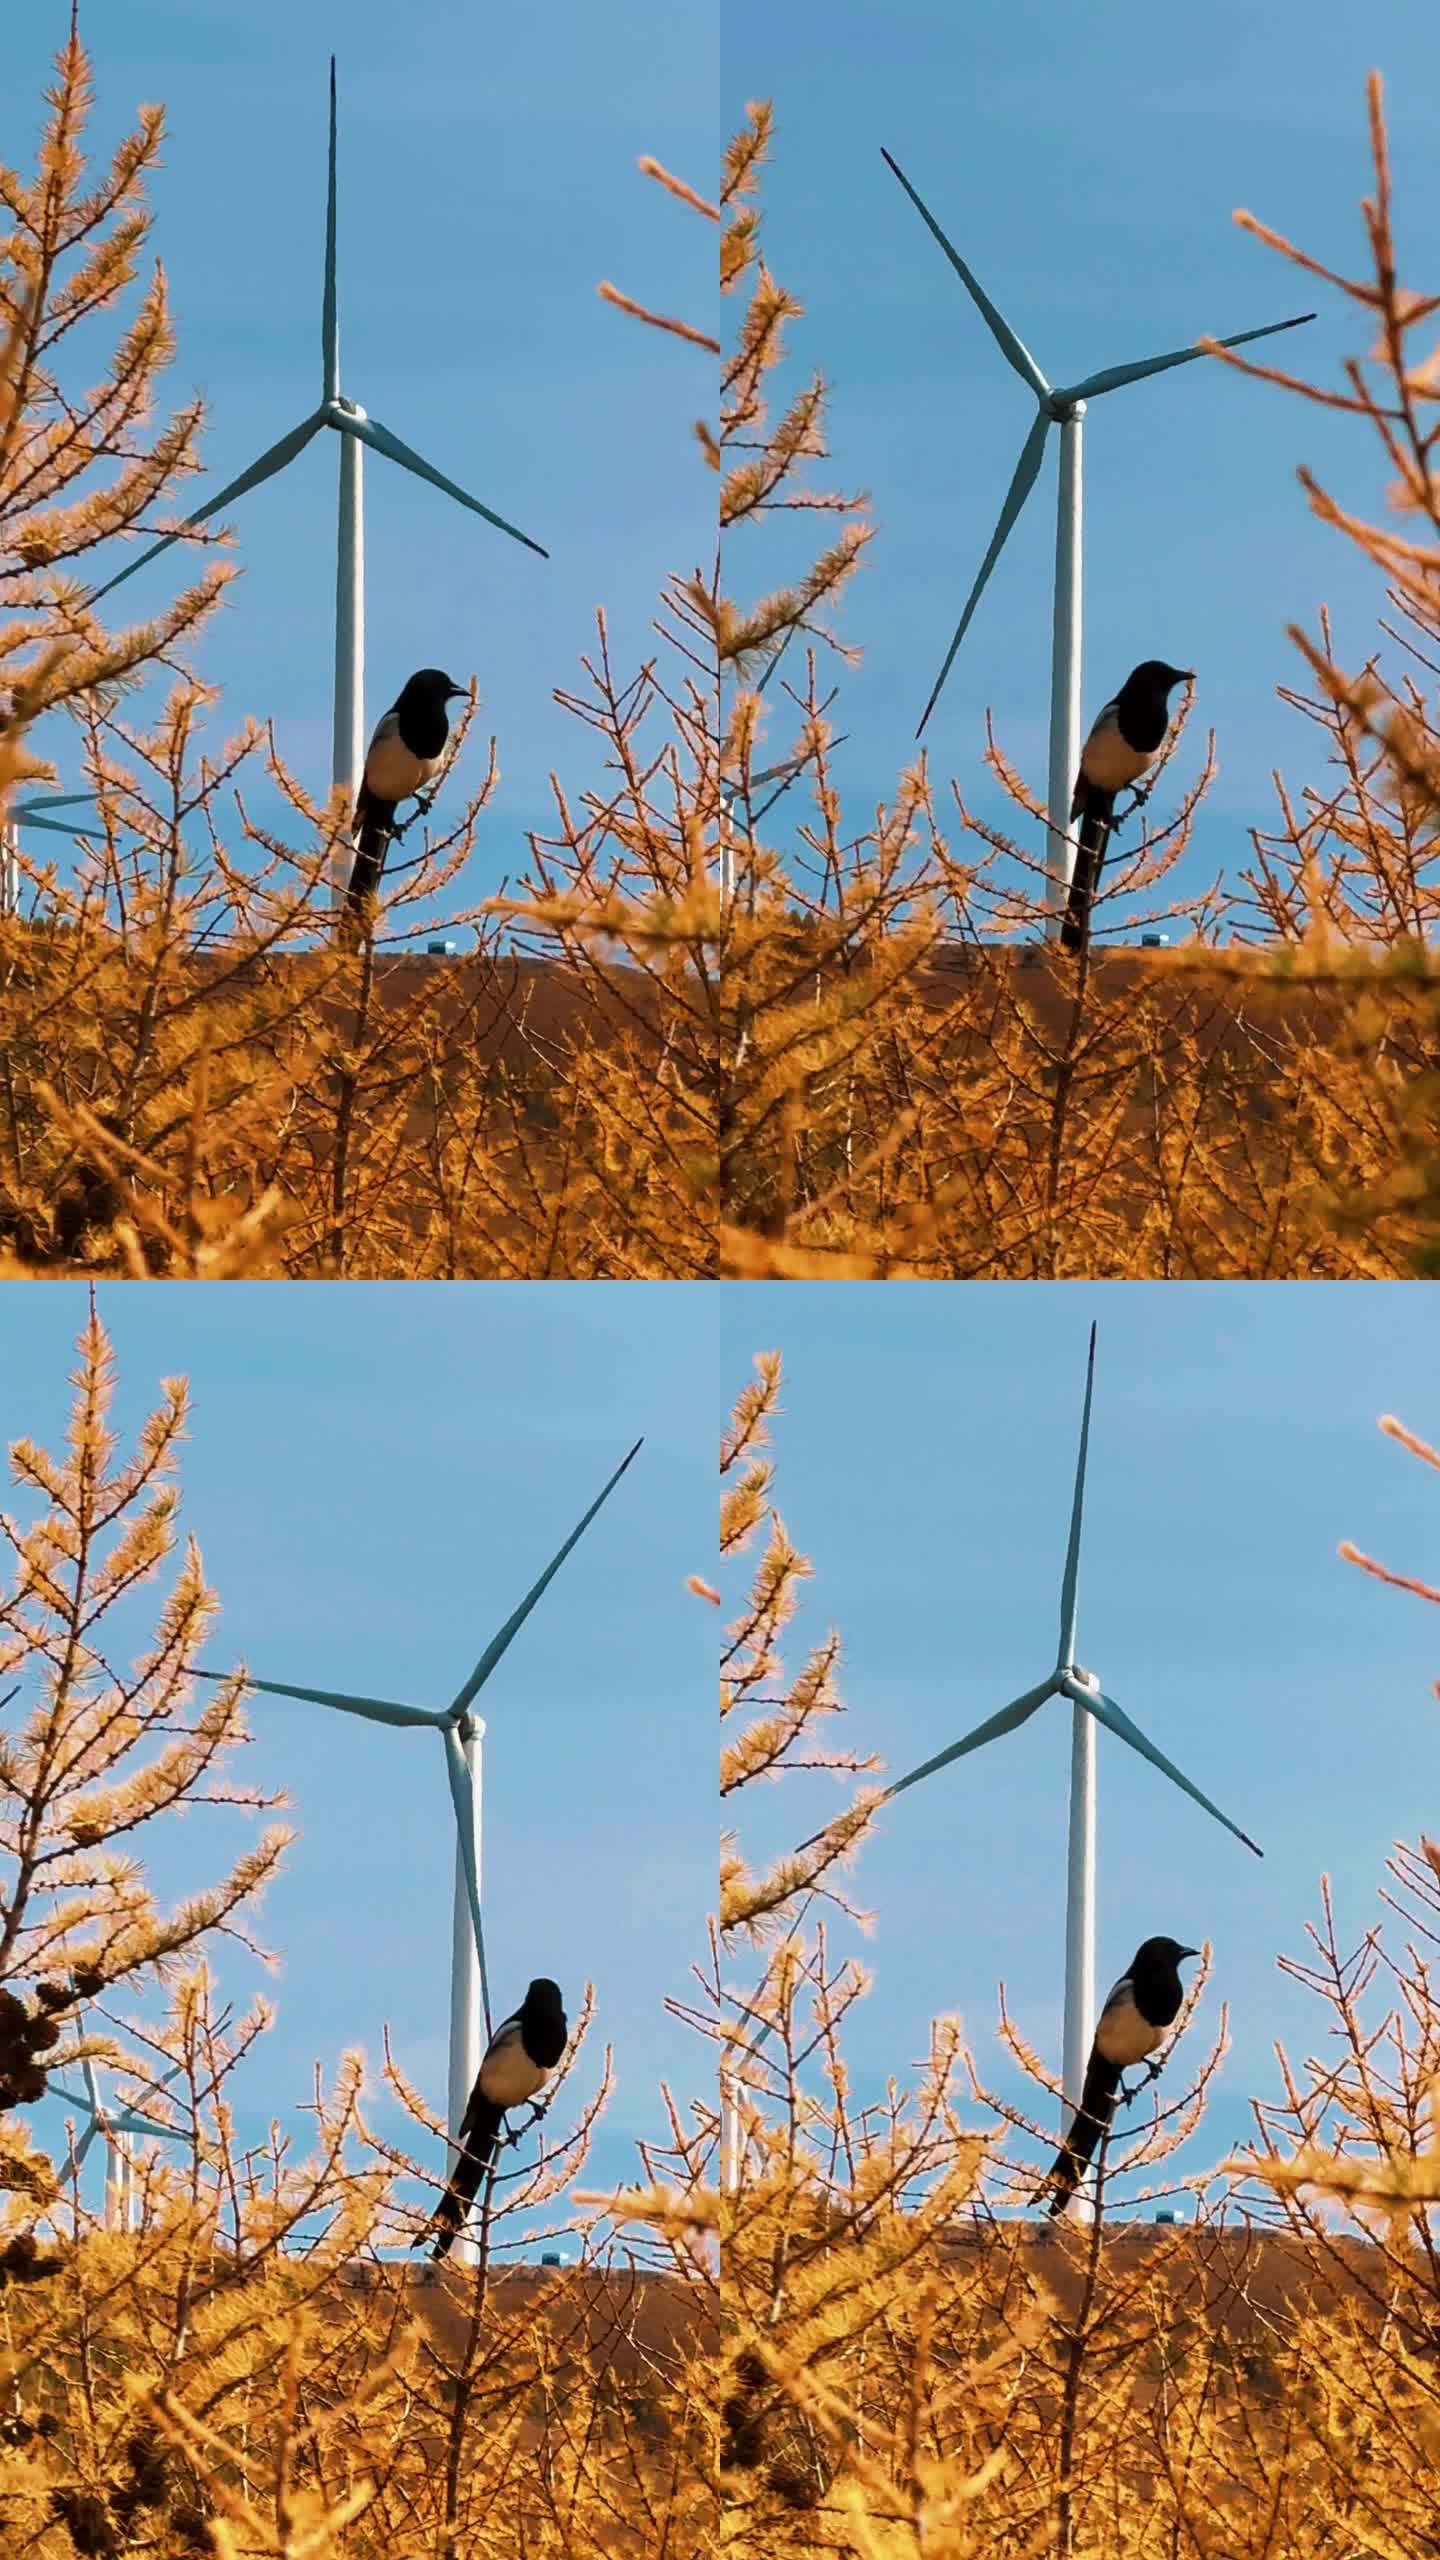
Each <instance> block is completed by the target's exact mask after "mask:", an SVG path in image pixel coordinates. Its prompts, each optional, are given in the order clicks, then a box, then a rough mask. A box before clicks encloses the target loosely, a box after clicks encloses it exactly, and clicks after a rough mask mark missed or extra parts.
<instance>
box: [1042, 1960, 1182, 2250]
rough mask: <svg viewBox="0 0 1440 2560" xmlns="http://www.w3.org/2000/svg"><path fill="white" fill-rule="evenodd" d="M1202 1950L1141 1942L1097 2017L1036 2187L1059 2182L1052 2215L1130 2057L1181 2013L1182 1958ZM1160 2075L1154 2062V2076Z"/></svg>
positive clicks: (1151, 2046)
mask: <svg viewBox="0 0 1440 2560" xmlns="http://www.w3.org/2000/svg"><path fill="white" fill-rule="evenodd" d="M1198 1954H1199V1949H1198V1947H1182V1946H1180V1945H1178V1944H1177V1942H1176V1940H1175V1939H1174V1938H1147V1939H1146V1940H1145V1943H1144V1945H1143V1946H1141V1947H1137V1948H1136V1950H1135V1953H1134V1955H1133V1957H1132V1958H1131V1961H1130V1969H1129V1971H1128V1973H1122V1974H1121V1976H1120V1979H1119V1981H1118V1982H1117V1983H1116V1984H1115V1985H1114V1987H1113V1989H1112V1990H1111V1991H1110V1992H1109V1993H1108V1994H1107V1996H1106V2001H1105V2006H1104V2008H1103V2009H1102V2010H1101V2012H1100V2015H1099V2018H1098V2019H1097V2021H1096V2025H1095V2041H1094V2043H1093V2044H1092V2045H1091V2047H1090V2059H1089V2061H1088V2062H1087V2063H1086V2065H1085V2086H1084V2088H1083V2089H1082V2090H1081V2093H1080V2105H1079V2109H1078V2111H1077V2113H1076V2116H1075V2121H1074V2123H1073V2124H1072V2125H1071V2127H1070V2130H1069V2132H1068V2133H1067V2134H1066V2136H1065V2139H1064V2141H1063V2142H1062V2143H1061V2145H1060V2149H1059V2151H1058V2152H1057V2154H1056V2156H1055V2158H1054V2160H1053V2161H1052V2163H1051V2165H1050V2167H1049V2169H1048V2170H1047V2171H1046V2173H1045V2176H1044V2177H1043V2178H1042V2180H1041V2182H1040V2185H1039V2187H1038V2189H1037V2190H1036V2193H1037V2195H1043V2194H1044V2193H1045V2190H1046V2188H1047V2187H1053V2188H1054V2190H1055V2193H1054V2197H1053V2200H1052V2202H1051V2205H1050V2212H1051V2214H1052V2215H1054V2214H1057V2213H1063V2212H1064V2210H1065V2207H1066V2206H1067V2204H1068V2203H1069V2202H1070V2199H1071V2197H1072V2196H1073V2194H1074V2193H1075V2190H1076V2188H1077V2187H1078V2185H1079V2184H1080V2180H1081V2178H1082V2177H1083V2175H1084V2173H1085V2171H1086V2169H1087V2168H1088V2167H1089V2164H1090V2162H1091V2160H1092V2159H1093V2157H1094V2153H1095V2146H1096V2144H1097V2143H1098V2142H1099V2139H1100V2136H1101V2134H1102V2133H1103V2132H1104V2131H1105V2128H1106V2126H1107V2125H1108V2124H1109V2122H1110V2119H1111V2117H1112V2116H1113V2114H1114V2112H1115V2100H1116V2098H1117V2096H1118V2095H1119V2091H1120V2085H1121V2082H1120V2075H1121V2073H1122V2071H1123V2070H1124V2069H1125V2067H1126V2065H1127V2064H1128V2063H1132V2062H1143V2061H1144V2060H1145V2059H1146V2057H1147V2055H1149V2054H1152V2053H1154V2051H1155V2049H1156V2047H1157V2046H1158V2045H1162V2044H1163V2043H1164V2041H1165V2030H1166V2028H1167V2027H1169V2026H1170V2025H1171V2024H1172V2023H1173V2022H1174V2020H1175V2019H1176V2018H1177V2017H1178V2016H1179V2014H1180V2008H1181V2004H1182V2002H1183V2000H1184V1998H1185V1987H1184V1984H1183V1983H1182V1982H1181V1980H1180V1965H1181V1961H1182V1959H1183V1958H1184V1957H1186V1956H1193V1955H1198ZM1154 2076H1155V2066H1154V2065H1153V2064H1152V2066H1151V2069H1150V2072H1149V2074H1148V2077H1150V2078H1151V2079H1153V2078H1154Z"/></svg>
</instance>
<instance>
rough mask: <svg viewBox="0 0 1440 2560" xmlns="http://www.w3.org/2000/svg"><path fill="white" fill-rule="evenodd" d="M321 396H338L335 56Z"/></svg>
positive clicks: (331, 109) (331, 83)
mask: <svg viewBox="0 0 1440 2560" xmlns="http://www.w3.org/2000/svg"><path fill="white" fill-rule="evenodd" d="M320 356H321V362H322V365H323V367H324V372H325V397H326V399H327V400H338V399H339V397H340V324H339V320H338V318H337V316H336V308H335V56H334V54H333V53H332V54H331V56H330V175H329V184H328V186H327V188H326V192H325V292H324V298H323V300H322V302H321V305H320Z"/></svg>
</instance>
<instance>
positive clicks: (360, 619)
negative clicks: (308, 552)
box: [89, 53, 550, 905]
mask: <svg viewBox="0 0 1440 2560" xmlns="http://www.w3.org/2000/svg"><path fill="white" fill-rule="evenodd" d="M320 348H321V360H322V378H321V397H320V406H319V407H318V409H312V410H311V412H310V415H309V416H308V418H303V419H302V420H301V422H300V424H299V426H298V427H292V428H291V429H290V432H289V434H288V435H283V436H282V437H281V438H280V440H279V442H278V444H272V445H271V446H270V447H269V449H268V451H267V452H265V453H262V454H261V456H260V458H259V460H258V461H257V462H252V463H251V465H250V467H249V469H248V471H242V472H241V473H240V475H239V477H238V479H235V480H231V481H229V482H227V484H226V486H225V487H224V488H223V489H222V490H221V491H220V493H219V495H218V497H214V498H212V499H211V500H210V502H209V504H208V506H204V507H197V508H196V510H195V513H194V514H193V515H190V516H187V517H186V518H185V522H184V524H183V525H180V526H177V527H176V530H175V531H174V532H173V533H167V534H162V536H161V538H160V540H159V541H158V542H152V543H151V545H150V547H149V549H148V550H147V551H142V552H141V554H140V557H139V559H138V560H132V561H131V563H130V565H129V567H128V568H127V569H122V570H120V571H119V573H118V575H117V576H115V577H113V578H111V579H110V580H109V581H108V583H107V584H106V585H105V586H103V587H97V588H96V590H95V592H94V594H93V595H92V596H91V597H90V600H89V601H90V603H91V605H92V606H94V605H97V604H99V602H100V601H101V598H102V597H104V596H108V595H111V594H113V593H114V590H115V589H116V587H119V586H123V585H124V583H125V580H126V579H127V578H133V577H134V575H135V572H136V570H137V569H143V568H144V567H145V566H146V564H147V562H149V561H151V560H155V559H158V557H159V555H160V553H161V552H162V551H168V550H169V548H170V545H171V543H172V542H178V541H179V539H180V536H181V534H182V533H183V532H185V531H186V530H187V528H188V527H190V526H191V525H198V524H204V523H205V522H206V520H207V518H209V517H210V516H213V515H218V513H219V511H220V509H221V508H222V507H227V506H228V505H229V504H230V501H231V499H232V498H243V497H244V496H245V495H246V493H247V491H249V490H251V489H258V488H259V487H260V485H261V483H262V481H265V480H272V479H273V478H274V477H275V474H276V472H277V471H283V470H284V469H285V468H286V466H287V464H289V463H291V462H293V461H294V460H295V458H296V456H297V454H301V453H303V452H304V450H305V447H306V446H307V444H309V442H310V441H311V438H312V437H313V436H317V435H318V434H319V433H320V430H321V428H322V427H333V428H334V430H335V432H336V434H337V435H338V436H339V438H340V525H339V545H338V551H337V558H336V571H335V721H334V749H333V755H332V761H331V782H332V786H333V787H334V788H335V789H337V790H339V789H342V788H343V790H344V792H345V795H346V806H347V808H353V806H354V801H355V794H356V791H357V790H358V788H359V783H360V774H361V770H362V768H363V765H364V761H365V536H364V497H363V488H362V476H361V465H362V455H363V450H364V447H365V446H366V445H368V446H369V447H370V450H371V452H372V453H380V454H384V455H385V456H386V458H387V459H388V460H389V461H391V462H398V463H399V464H400V466H401V468H402V470H405V471H410V472H413V473H414V475H415V477H416V479H417V480H428V481H429V482H430V483H431V485H432V487H434V488H436V489H443V490H444V492H445V495H446V496H447V497H448V498H453V499H454V500H455V501H456V503H457V505H459V506H462V507H468V508H469V509H470V511H471V513H472V515H477V516H483V517H484V519H485V521H486V523H487V524H493V525H495V526H496V527H497V528H498V530H499V531H500V532H501V533H508V534H509V535H510V537H511V539H512V541H515V542H523V543H524V545H525V548H526V550H527V551H538V552H539V554H540V557H541V559H542V560H548V558H549V556H550V555H549V553H548V551H546V549H545V547H544V545H543V543H539V542H535V541H532V539H531V537H530V535H529V534H528V533H522V532H521V531H520V529H519V527H518V526H517V525H513V524H509V523H507V521H506V519H505V517H504V516H499V515H496V513H495V512H494V509H493V508H491V507H486V506H482V504H481V502H480V500H479V499H478V498H474V497H472V496H471V495H470V492H469V490H468V489H462V488H461V487H460V486H459V484H458V482H456V481H454V480H447V478H446V476H445V474H444V472H443V471H437V470H436V468H435V466H434V464H433V463H431V462H427V461H426V460H425V458H424V456H423V454H419V453H416V451H415V450H414V448H413V446H411V445H408V444H405V443H403V442H402V440H401V438H400V437H399V436H397V435H394V434H392V432H391V430H390V428H389V427H382V425H381V424H380V421H379V419H378V418H372V417H370V416H368V415H367V413H366V411H365V410H364V409H362V408H361V406H360V404H359V402H358V401H356V400H346V399H344V398H342V396H341V391H340V324H339V316H338V303H337V299H336V288H335V56H334V55H333V53H332V55H331V57H330V163H329V188H328V193H327V196H326V206H325V288H324V296H323V300H322V303H321V317H320ZM332 886H333V892H334V898H335V903H336V904H337V905H338V904H339V903H340V900H341V898H342V896H343V892H344V887H345V864H344V856H343V853H342V852H341V851H340V850H339V849H338V848H337V851H336V854H335V857H334V861H333V864H332Z"/></svg>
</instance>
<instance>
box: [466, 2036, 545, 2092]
mask: <svg viewBox="0 0 1440 2560" xmlns="http://www.w3.org/2000/svg"><path fill="white" fill-rule="evenodd" d="M549 2077H550V2074H549V2072H548V2071H546V2070H544V2069H542V2067H541V2065H540V2064H539V2063H538V2062H533V2061H532V2060H531V2058H530V2056H529V2054H528V2053H527V2052H526V2050H525V2047H524V2046H523V2044H522V2043H521V2041H520V2039H519V2037H518V2036H516V2038H515V2040H514V2042H513V2044H512V2043H511V2042H510V2041H509V2040H508V2038H507V2040H506V2042H505V2043H504V2044H502V2045H501V2046H500V2047H499V2048H498V2049H497V2050H496V2051H495V2052H492V2053H488V2054H487V2055H486V2057H485V2060H484V2063H483V2065H482V2067H481V2072H480V2086H481V2088H482V2089H483V2090H484V2092H485V2095H486V2097H487V2098H488V2099H489V2100H490V2101H491V2104H492V2105H493V2106H497V2107H519V2106H523V2105H524V2102H525V2100H526V2099H527V2098H533V2097H534V2095H535V2093H536V2091H537V2090H538V2089H543V2088H544V2086H545V2083H546V2081H547V2080H548V2079H549Z"/></svg>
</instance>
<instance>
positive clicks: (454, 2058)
mask: <svg viewBox="0 0 1440 2560" xmlns="http://www.w3.org/2000/svg"><path fill="white" fill-rule="evenodd" d="M642 1446H643V1443H642V1442H641V1441H639V1440H637V1441H636V1443H635V1446H634V1448H633V1449H630V1450H628V1451H627V1453H626V1455H625V1456H624V1457H623V1458H622V1459H621V1461H620V1464H619V1466H618V1467H617V1468H616V1470H615V1473H614V1474H613V1476H612V1477H611V1478H610V1481H609V1483H608V1484H606V1485H605V1486H603V1487H602V1489H601V1491H600V1492H599V1493H598V1494H597V1495H596V1497H595V1500H594V1501H593V1502H592V1503H591V1505H590V1508H589V1510H588V1511H587V1512H586V1513H585V1516H584V1518H583V1519H582V1520H581V1521H580V1522H579V1523H578V1525H577V1526H576V1527H575V1528H573V1529H572V1530H571V1532H570V1535H569V1537H568V1538H567V1539H566V1541H565V1543H564V1545H563V1547H560V1548H559V1549H558V1550H557V1552H556V1553H555V1554H554V1555H553V1556H552V1557H551V1559H550V1562H549V1563H548V1564H547V1566H546V1567H545V1570H544V1572H543V1573H542V1574H541V1575H540V1576H539V1579H538V1580H537V1581H536V1582H534V1583H532V1585H531V1587H530V1589H529V1590H528V1591H527V1592H526V1594H525V1597H524V1599H523V1600H522V1601H521V1603H520V1606H519V1608H518V1609H515V1610H513V1611H512V1612H511V1614H510V1616H509V1617H508V1618H507V1619H506V1621H505V1624H504V1625H503V1627H501V1628H500V1630H499V1632H498V1634H496V1635H493V1636H492V1637H491V1639H490V1642H489V1643H488V1644H487V1646H486V1647H485V1650H484V1652H483V1653H482V1654H481V1656H480V1659H479V1661H478V1662H477V1663H476V1665H475V1668H474V1670H473V1671H472V1672H471V1674H470V1677H469V1679H468V1680H467V1681H466V1683H465V1685H464V1687H463V1689H460V1690H458V1691H457V1692H456V1694H455V1696H454V1697H453V1698H452V1699H451V1701H450V1704H449V1706H448V1707H411V1706H404V1705H402V1704H400V1703H399V1702H398V1701H397V1700H395V1699H393V1698H360V1697H353V1696H351V1695H350V1694H349V1693H348V1692H347V1691H345V1690H341V1689H303V1688H297V1687H295V1686H294V1685H293V1684H292V1683H290V1682H289V1681H285V1680H256V1679H255V1678H253V1677H252V1675H251V1674H250V1673H249V1672H248V1671H247V1672H245V1673H244V1674H243V1675H242V1676H243V1678H244V1681H245V1685H246V1687H247V1688H249V1689H259V1690H261V1691H263V1693H264V1694H265V1696H266V1697H268V1698H301V1699H304V1700H305V1701H306V1702H307V1703H308V1704H310V1705H312V1706H317V1707H337V1708H338V1709H339V1710H340V1712H341V1714H342V1715H348V1716H364V1717H365V1718H366V1720H367V1721H368V1722H369V1723H371V1724H390V1725H399V1726H402V1727H411V1728H419V1729H422V1730H423V1729H428V1730H430V1731H431V1732H434V1733H438V1734H439V1736H440V1739H441V1741H442V1743H443V1744H444V1748H445V1775H446V1778H447V1780H448V1782H449V1787H450V1800H451V1806H452V1809H453V1812H454V1818H455V1904H454V1919H453V1924H452V1929H451V1959H450V2086H449V2100H448V2115H449V2125H450V2133H451V2137H452V2139H453V2140H455V2141H458V2139H459V2134H460V2122H461V2118H462V2117H463V2115H464V2113H465V2109H466V2105H467V2103H468V2101H469V2097H470V2092H471V2090H472V2089H473V2087H474V2085H475V2075H476V2073H477V2072H478V2071H479V2068H480V2057H481V2054H482V2052H483V2050H484V2045H485V2042H486V2040H488V2038H489V2035H490V2033H491V2028H492V2020H491V2016H490V1980H489V1974H488V1971H487V1968H486V1962H485V1929H484V1923H483V1920H482V1918H481V1909H480V1901H481V1897H480V1878H481V1869H482V1857H481V1798H482V1788H481V1764H480V1745H481V1742H482V1741H483V1739H484V1734H485V1724H484V1719H483V1717H480V1716H477V1715H474V1714H472V1712H471V1710H472V1708H473V1706H474V1703H475V1700H476V1698H477V1697H478V1696H479V1694H480V1691H481V1690H482V1689H483V1688H484V1686H485V1683H486V1681H487V1680H488V1679H489V1677H490V1674H491V1672H492V1671H493V1670H494V1669H495V1667H496V1665H497V1663H499V1661H500V1660H501V1657H502V1656H503V1655H504V1654H505V1653H507V1652H508V1651H509V1649H510V1646H511V1644H512V1643H513V1642H514V1640H515V1638H516V1636H517V1635H518V1634H519V1632H520V1630H521V1628H522V1627H523V1626H524V1624H525V1621H526V1619H527V1618H528V1617H529V1615H530V1612H531V1610H532V1609H533V1608H534V1606H535V1604H536V1602H537V1600H539V1599H540V1597H541V1596H542V1594H543V1593H544V1592H545V1591H546V1590H548V1588H549V1586H550V1584H551V1583H552V1582H553V1581H554V1579H555V1576H556V1574H557V1573H558V1572H559V1570H560V1567H561V1566H562V1564H563V1563H564V1562H565V1559H566V1557H567V1556H568V1555H569V1553H570V1550H571V1548H572V1547H574V1546H577V1545H578V1544H579V1541H580V1539H581V1538H582V1537H583V1536H584V1534H585V1531H586V1530H587V1529H588V1528H589V1526H590V1523H591V1521H592V1520H593V1519H594V1517H595V1514H596V1513H597V1511H599V1509H600V1507H601V1505H602V1504H603V1503H605V1502H606V1501H608V1499H609V1497H610V1495H611V1494H612V1493H613V1492H614V1490H615V1487H616V1486H617V1484H618V1483H619V1481H620V1479H621V1477H622V1476H623V1474H624V1473H625V1470H626V1468H627V1467H628V1466H629V1464H630V1462H631V1460H632V1459H633V1458H634V1457H635V1455H636V1453H637V1452H638V1450H639V1449H640V1448H641V1447H642ZM191 1670H192V1673H193V1674H194V1676H195V1677H196V1678H198V1679H201V1680H225V1679H229V1678H230V1677H232V1676H233V1675H231V1674H230V1673H228V1672H216V1671H197V1670H196V1668H195V1666H194V1664H192V1665H191ZM482 2013H483V2019H484V2031H483V2036H482V2029H481V2019H482ZM473 2245H474V2244H473V2243H472V2242H464V2241H461V2242H457V2244H456V2247H457V2250H458V2251H460V2252H461V2253H462V2254H466V2253H468V2252H470V2251H472V2250H473Z"/></svg>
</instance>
